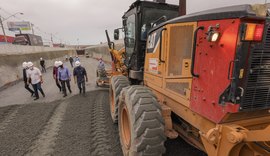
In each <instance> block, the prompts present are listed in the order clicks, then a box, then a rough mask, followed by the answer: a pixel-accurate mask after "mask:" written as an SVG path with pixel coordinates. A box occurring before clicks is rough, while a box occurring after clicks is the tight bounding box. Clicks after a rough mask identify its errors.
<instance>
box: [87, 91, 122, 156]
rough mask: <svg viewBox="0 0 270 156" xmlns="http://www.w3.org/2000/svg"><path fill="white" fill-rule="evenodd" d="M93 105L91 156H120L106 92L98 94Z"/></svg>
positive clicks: (115, 127)
mask: <svg viewBox="0 0 270 156" xmlns="http://www.w3.org/2000/svg"><path fill="white" fill-rule="evenodd" d="M93 104H94V107H93V109H92V125H91V126H92V127H91V136H92V137H91V138H92V139H91V140H92V150H91V155H111V156H120V155H122V150H121V148H120V142H119V137H118V129H117V125H116V124H113V122H112V119H111V116H110V110H109V108H110V106H109V101H108V91H101V92H99V94H98V96H97V97H96V99H95V101H94V103H93Z"/></svg>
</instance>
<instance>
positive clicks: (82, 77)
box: [73, 61, 88, 95]
mask: <svg viewBox="0 0 270 156" xmlns="http://www.w3.org/2000/svg"><path fill="white" fill-rule="evenodd" d="M75 66H76V67H75V68H74V70H73V76H74V82H75V84H76V83H77V85H78V88H79V90H80V94H81V93H82V91H83V94H84V95H85V81H86V82H88V77H87V73H86V70H85V68H84V67H82V66H81V63H80V62H79V61H76V62H75Z"/></svg>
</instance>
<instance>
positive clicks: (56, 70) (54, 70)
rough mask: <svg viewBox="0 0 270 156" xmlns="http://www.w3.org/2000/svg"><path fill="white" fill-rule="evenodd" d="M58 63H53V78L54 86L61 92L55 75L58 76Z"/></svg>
mask: <svg viewBox="0 0 270 156" xmlns="http://www.w3.org/2000/svg"><path fill="white" fill-rule="evenodd" d="M59 63H60V62H59V61H55V62H54V67H53V78H54V80H55V83H56V86H57V87H58V88H59V90H60V92H61V91H62V88H61V85H60V84H59V81H58V79H57V74H58V67H59Z"/></svg>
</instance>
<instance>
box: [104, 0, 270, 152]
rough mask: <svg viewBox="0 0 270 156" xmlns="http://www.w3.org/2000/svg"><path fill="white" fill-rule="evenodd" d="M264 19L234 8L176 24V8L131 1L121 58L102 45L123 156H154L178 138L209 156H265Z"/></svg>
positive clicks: (269, 127) (268, 50) (267, 57)
mask: <svg viewBox="0 0 270 156" xmlns="http://www.w3.org/2000/svg"><path fill="white" fill-rule="evenodd" d="M267 14H268V12H267V6H266V5H253V6H251V5H239V6H231V7H224V8H218V9H212V10H207V11H202V12H198V13H193V14H189V15H184V16H180V17H176V16H178V6H174V5H169V4H166V3H160V2H149V1H136V2H134V3H133V4H132V5H131V6H130V8H129V9H128V11H127V12H126V13H125V14H124V16H123V17H122V18H123V30H124V33H125V39H124V42H125V51H121V52H120V51H117V50H115V49H114V48H113V46H110V52H111V54H112V60H113V63H114V64H115V66H114V67H115V68H114V70H113V71H112V77H111V79H110V110H111V116H112V120H113V122H115V123H118V126H119V135H120V142H121V146H122V150H123V154H124V155H132V156H133V155H154V156H156V155H162V154H163V153H164V152H165V150H166V149H165V147H164V142H165V140H166V138H167V137H168V138H176V137H178V136H180V137H182V138H183V139H185V140H186V141H187V142H188V143H190V144H191V145H193V146H194V147H196V148H198V149H200V150H202V151H204V152H206V153H207V154H208V155H209V156H269V155H270V18H269V17H268V15H267ZM114 36H115V39H117V38H118V36H119V30H115V32H114ZM109 45H112V43H111V42H109ZM175 148H177V147H175Z"/></svg>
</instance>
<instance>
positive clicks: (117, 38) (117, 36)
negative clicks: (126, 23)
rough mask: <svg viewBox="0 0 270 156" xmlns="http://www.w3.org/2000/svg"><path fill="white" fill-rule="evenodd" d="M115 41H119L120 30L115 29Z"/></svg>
mask: <svg viewBox="0 0 270 156" xmlns="http://www.w3.org/2000/svg"><path fill="white" fill-rule="evenodd" d="M113 34H114V35H113V36H114V40H119V29H114V33H113Z"/></svg>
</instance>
